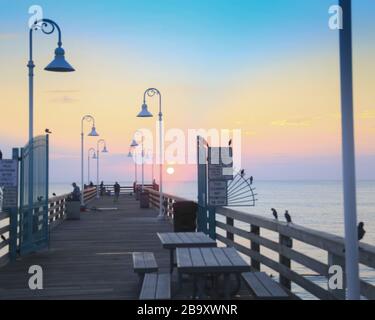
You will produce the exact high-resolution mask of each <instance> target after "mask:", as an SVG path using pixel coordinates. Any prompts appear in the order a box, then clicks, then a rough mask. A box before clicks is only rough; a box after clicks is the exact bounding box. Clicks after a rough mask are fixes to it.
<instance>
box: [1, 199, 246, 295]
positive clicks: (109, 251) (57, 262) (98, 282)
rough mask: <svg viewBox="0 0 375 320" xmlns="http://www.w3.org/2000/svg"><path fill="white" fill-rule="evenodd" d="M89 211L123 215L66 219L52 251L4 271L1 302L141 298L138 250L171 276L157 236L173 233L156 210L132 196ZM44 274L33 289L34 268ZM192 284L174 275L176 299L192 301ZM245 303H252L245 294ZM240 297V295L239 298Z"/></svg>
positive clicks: (55, 234) (55, 232)
mask: <svg viewBox="0 0 375 320" xmlns="http://www.w3.org/2000/svg"><path fill="white" fill-rule="evenodd" d="M89 207H90V208H94V207H98V208H111V207H117V208H118V209H119V210H118V211H96V210H91V211H89V212H87V213H83V214H82V215H81V220H80V221H64V222H63V223H61V224H60V225H59V226H58V227H56V228H55V229H54V230H53V231H52V232H51V235H50V239H51V240H50V248H49V250H45V251H43V252H39V253H35V254H31V255H29V256H26V257H23V258H19V259H18V260H17V261H16V262H14V263H10V264H8V265H6V266H5V267H3V268H1V269H0V300H4V299H54V300H56V299H74V300H76V299H138V296H139V290H140V287H139V285H140V284H139V279H138V276H137V275H136V274H135V273H134V272H133V262H132V253H133V252H153V253H154V254H155V256H156V260H157V263H158V265H159V270H160V271H161V272H168V270H169V252H168V251H167V250H164V249H163V248H162V246H161V243H160V240H159V238H158V237H157V235H156V233H157V232H171V231H172V229H173V227H172V225H171V223H170V222H169V221H159V220H158V219H157V215H158V212H157V211H155V210H154V209H140V208H139V202H137V201H135V200H134V198H133V197H131V196H122V197H121V198H120V202H119V204H114V203H113V198H109V197H105V198H102V199H100V200H98V201H97V200H95V201H93V202H92V203H90V205H89ZM32 265H39V266H41V267H42V268H43V272H44V289H43V290H37V291H32V290H30V289H29V287H28V281H29V277H30V275H29V274H28V270H29V267H30V266H32ZM190 283H191V282H187V283H184V285H183V289H182V290H177V288H178V285H177V275H176V272H175V273H174V275H173V277H172V297H173V298H174V299H186V298H190V297H191V293H192V286H191V284H190ZM240 295H241V299H248V298H249V296H248V292H247V290H241V293H240ZM237 298H238V297H237Z"/></svg>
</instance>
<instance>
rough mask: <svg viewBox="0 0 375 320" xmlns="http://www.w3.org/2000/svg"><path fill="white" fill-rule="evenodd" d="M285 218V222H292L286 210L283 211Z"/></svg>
mask: <svg viewBox="0 0 375 320" xmlns="http://www.w3.org/2000/svg"><path fill="white" fill-rule="evenodd" d="M285 220H286V222H288V223H292V217H291V216H290V214H289V211H288V210H286V211H285Z"/></svg>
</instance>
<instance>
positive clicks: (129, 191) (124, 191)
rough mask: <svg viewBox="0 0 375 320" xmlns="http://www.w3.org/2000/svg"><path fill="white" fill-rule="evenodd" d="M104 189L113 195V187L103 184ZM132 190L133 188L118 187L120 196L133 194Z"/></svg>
mask: <svg viewBox="0 0 375 320" xmlns="http://www.w3.org/2000/svg"><path fill="white" fill-rule="evenodd" d="M104 188H105V190H106V191H110V192H111V194H112V195H113V194H114V192H115V187H114V186H113V185H109V184H105V185H104ZM133 193H134V189H133V186H120V195H127V194H133Z"/></svg>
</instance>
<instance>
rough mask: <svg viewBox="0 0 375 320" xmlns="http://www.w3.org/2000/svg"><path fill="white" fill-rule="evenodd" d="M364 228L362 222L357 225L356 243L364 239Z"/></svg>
mask: <svg viewBox="0 0 375 320" xmlns="http://www.w3.org/2000/svg"><path fill="white" fill-rule="evenodd" d="M364 226H365V224H364V223H363V222H360V223H359V224H358V241H361V240H362V239H363V238H364V237H365V234H366V230H365V228H364Z"/></svg>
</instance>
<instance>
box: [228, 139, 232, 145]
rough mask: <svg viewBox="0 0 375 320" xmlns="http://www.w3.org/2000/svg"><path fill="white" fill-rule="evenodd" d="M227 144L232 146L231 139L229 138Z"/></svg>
mask: <svg viewBox="0 0 375 320" xmlns="http://www.w3.org/2000/svg"><path fill="white" fill-rule="evenodd" d="M228 145H229V146H230V147H231V146H232V139H230V140H229V143H228Z"/></svg>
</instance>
